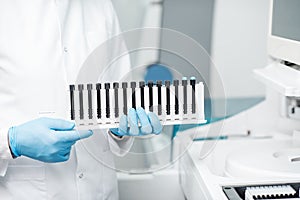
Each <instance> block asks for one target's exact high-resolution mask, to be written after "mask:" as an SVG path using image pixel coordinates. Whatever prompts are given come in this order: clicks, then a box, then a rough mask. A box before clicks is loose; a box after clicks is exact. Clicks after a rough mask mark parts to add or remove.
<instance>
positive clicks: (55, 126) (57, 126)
mask: <svg viewBox="0 0 300 200" xmlns="http://www.w3.org/2000/svg"><path fill="white" fill-rule="evenodd" d="M40 120H41V121H42V122H43V123H44V124H45V125H46V126H47V127H48V128H50V129H52V130H57V131H64V130H72V129H73V128H74V127H75V124H74V123H73V122H69V121H66V120H62V119H54V118H40Z"/></svg>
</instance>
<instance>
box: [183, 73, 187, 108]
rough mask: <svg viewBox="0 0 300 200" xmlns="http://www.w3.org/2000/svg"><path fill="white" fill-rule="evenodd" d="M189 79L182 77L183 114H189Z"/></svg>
mask: <svg viewBox="0 0 300 200" xmlns="http://www.w3.org/2000/svg"><path fill="white" fill-rule="evenodd" d="M187 84H188V82H187V79H186V78H185V77H184V78H183V79H182V86H183V114H187Z"/></svg>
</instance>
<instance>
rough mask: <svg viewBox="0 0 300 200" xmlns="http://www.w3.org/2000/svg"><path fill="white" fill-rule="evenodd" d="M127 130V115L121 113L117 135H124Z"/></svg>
mask: <svg viewBox="0 0 300 200" xmlns="http://www.w3.org/2000/svg"><path fill="white" fill-rule="evenodd" d="M127 132H128V122H127V116H126V115H122V116H121V118H120V125H119V128H118V135H119V136H124V135H127Z"/></svg>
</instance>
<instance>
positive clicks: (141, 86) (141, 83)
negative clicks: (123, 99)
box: [139, 81, 145, 109]
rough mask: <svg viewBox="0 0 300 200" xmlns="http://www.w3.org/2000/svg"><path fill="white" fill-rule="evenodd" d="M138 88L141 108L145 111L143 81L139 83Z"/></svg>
mask: <svg viewBox="0 0 300 200" xmlns="http://www.w3.org/2000/svg"><path fill="white" fill-rule="evenodd" d="M139 86H140V91H141V107H142V108H143V109H145V81H140V82H139Z"/></svg>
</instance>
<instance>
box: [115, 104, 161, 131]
mask: <svg viewBox="0 0 300 200" xmlns="http://www.w3.org/2000/svg"><path fill="white" fill-rule="evenodd" d="M138 122H140V124H141V127H139V126H138ZM128 123H129V126H130V128H128ZM110 131H111V132H112V133H113V134H115V135H118V136H143V135H149V134H156V135H158V134H160V133H161V131H162V125H161V123H160V121H159V119H158V117H157V115H156V114H154V113H153V112H150V113H148V115H147V114H146V112H145V110H144V109H143V108H137V109H136V110H135V109H134V108H131V109H129V112H128V117H127V116H126V115H123V116H121V118H120V125H119V128H118V129H110Z"/></svg>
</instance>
